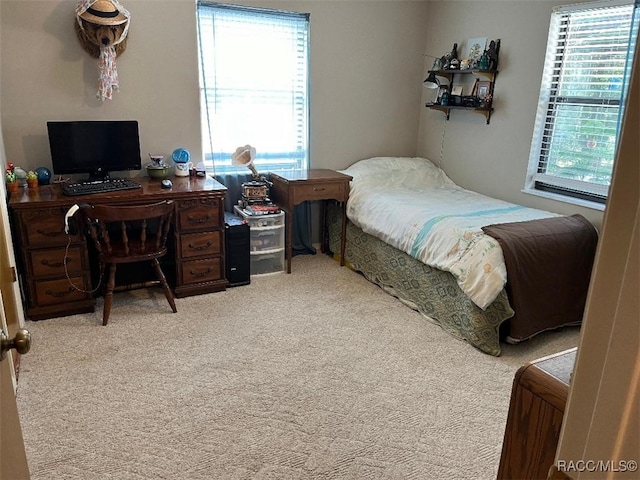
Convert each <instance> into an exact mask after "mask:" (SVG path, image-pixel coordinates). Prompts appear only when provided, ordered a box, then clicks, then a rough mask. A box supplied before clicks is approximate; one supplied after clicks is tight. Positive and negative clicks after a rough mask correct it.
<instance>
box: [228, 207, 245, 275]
mask: <svg viewBox="0 0 640 480" xmlns="http://www.w3.org/2000/svg"><path fill="white" fill-rule="evenodd" d="M224 230H225V231H224V233H225V236H224V239H225V250H226V256H225V263H226V275H227V280H228V281H229V286H230V287H239V286H240V285H248V284H249V283H251V253H250V250H249V242H250V237H249V224H248V223H247V222H246V220H244V219H243V218H241V217H238V216H237V215H234V214H233V213H229V212H224Z"/></svg>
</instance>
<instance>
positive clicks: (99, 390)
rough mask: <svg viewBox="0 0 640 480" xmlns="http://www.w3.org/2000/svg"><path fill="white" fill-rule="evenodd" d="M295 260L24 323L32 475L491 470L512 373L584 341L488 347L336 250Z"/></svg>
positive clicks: (384, 475)
mask: <svg viewBox="0 0 640 480" xmlns="http://www.w3.org/2000/svg"><path fill="white" fill-rule="evenodd" d="M292 272H293V273H292V274H291V275H286V274H276V275H269V276H263V277H257V278H254V279H253V280H252V283H251V285H248V286H244V287H237V288H233V289H229V290H227V291H226V292H223V293H216V294H210V295H201V296H196V297H190V298H184V299H178V300H177V306H178V313H177V314H172V313H171V312H170V309H169V306H168V305H167V303H166V300H165V298H164V296H163V295H162V293H161V291H159V290H154V289H151V290H138V291H134V292H127V293H119V294H116V295H115V297H114V305H113V310H112V313H111V318H110V323H109V325H108V326H107V327H103V326H102V325H101V312H100V311H97V312H96V313H95V314H90V315H76V316H72V317H67V318H60V319H52V320H46V321H41V322H28V325H27V328H28V329H29V330H30V331H31V333H32V335H33V348H32V351H31V352H30V353H29V354H28V355H26V356H24V357H23V359H22V364H21V372H20V382H19V386H18V406H19V409H20V415H21V418H22V422H23V433H24V437H25V443H26V448H27V455H28V458H29V465H30V469H31V472H32V478H33V479H35V480H37V479H62V478H73V479H165V478H166V479H296V480H297V479H421V480H424V479H470V480H471V479H473V480H479V479H493V478H495V475H496V473H497V468H498V463H499V458H500V450H501V446H502V436H503V434H504V426H505V422H506V416H507V411H508V404H509V396H510V391H511V383H512V380H513V375H514V373H515V372H516V370H517V369H518V367H519V366H520V365H522V364H523V363H525V362H527V361H530V360H533V359H535V358H539V357H541V356H544V355H547V354H550V353H555V352H557V351H561V350H564V349H567V348H570V347H572V346H575V345H576V343H577V340H578V335H579V333H578V331H577V329H568V330H565V331H562V332H556V333H549V334H544V335H541V336H539V337H537V338H535V339H533V340H532V341H530V342H527V343H525V344H522V345H519V346H510V345H506V346H505V347H504V349H503V354H502V356H501V357H498V358H496V357H491V356H488V355H486V354H483V353H481V352H479V351H477V350H475V349H474V348H473V347H471V346H469V345H468V344H466V343H464V342H462V341H459V340H456V339H454V338H452V337H450V336H449V335H448V334H446V333H445V332H443V331H442V330H441V329H440V328H439V327H438V326H436V325H434V324H432V323H430V322H429V321H428V320H426V319H425V318H424V317H422V316H421V315H420V314H418V313H416V312H414V311H412V310H410V309H409V308H408V307H406V306H404V305H402V304H401V303H400V302H399V301H398V300H396V299H395V298H393V297H391V296H389V295H387V294H385V293H383V292H382V291H381V290H380V289H379V288H378V287H376V286H374V285H373V284H371V283H369V282H367V281H366V280H365V279H364V278H363V277H361V276H359V275H358V274H356V273H354V272H352V271H350V270H348V269H346V268H341V267H340V266H339V265H338V264H337V263H336V262H335V261H333V260H331V259H329V258H328V257H326V256H323V255H316V256H303V257H295V258H294V259H293V270H292ZM99 307H101V303H100V304H99Z"/></svg>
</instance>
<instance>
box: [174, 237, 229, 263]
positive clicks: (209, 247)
mask: <svg viewBox="0 0 640 480" xmlns="http://www.w3.org/2000/svg"><path fill="white" fill-rule="evenodd" d="M178 242H179V249H180V253H181V255H182V258H192V257H200V256H203V255H220V253H221V252H222V233H221V232H219V231H215V232H204V233H187V234H184V235H180V238H179V239H178Z"/></svg>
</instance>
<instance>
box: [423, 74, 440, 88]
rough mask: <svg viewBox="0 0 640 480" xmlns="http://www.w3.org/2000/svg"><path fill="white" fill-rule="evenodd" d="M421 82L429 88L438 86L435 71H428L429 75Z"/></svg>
mask: <svg viewBox="0 0 640 480" xmlns="http://www.w3.org/2000/svg"><path fill="white" fill-rule="evenodd" d="M422 84H423V85H424V86H425V87H426V88H431V89H434V88H439V87H440V82H439V81H438V79H437V78H436V72H434V71H431V72H429V76H428V77H427V78H425V80H424V82H422Z"/></svg>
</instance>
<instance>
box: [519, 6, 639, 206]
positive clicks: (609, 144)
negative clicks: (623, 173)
mask: <svg viewBox="0 0 640 480" xmlns="http://www.w3.org/2000/svg"><path fill="white" fill-rule="evenodd" d="M634 11H635V8H634V2H633V1H626V2H624V1H617V2H613V1H609V2H597V3H583V4H576V5H568V6H564V7H556V9H555V10H554V12H553V14H552V16H551V23H550V27H549V39H548V43H547V53H546V58H545V66H544V72H543V77H542V85H541V89H540V100H539V103H538V110H537V115H536V123H535V129H534V134H533V140H532V145H531V154H530V159H529V171H528V176H527V185H526V187H525V188H526V189H527V190H542V191H547V192H551V193H555V194H560V195H565V196H570V197H574V198H579V199H583V200H587V201H595V202H599V203H604V202H605V201H606V198H607V195H608V189H609V185H610V183H611V175H612V170H613V163H614V158H615V152H616V147H617V141H618V132H619V128H620V125H621V119H622V113H623V106H624V99H625V93H626V89H627V87H628V80H629V74H630V70H631V63H632V59H633V51H632V49H633V47H634V46H635V36H636V35H637V27H638V18H637V17H634Z"/></svg>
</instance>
